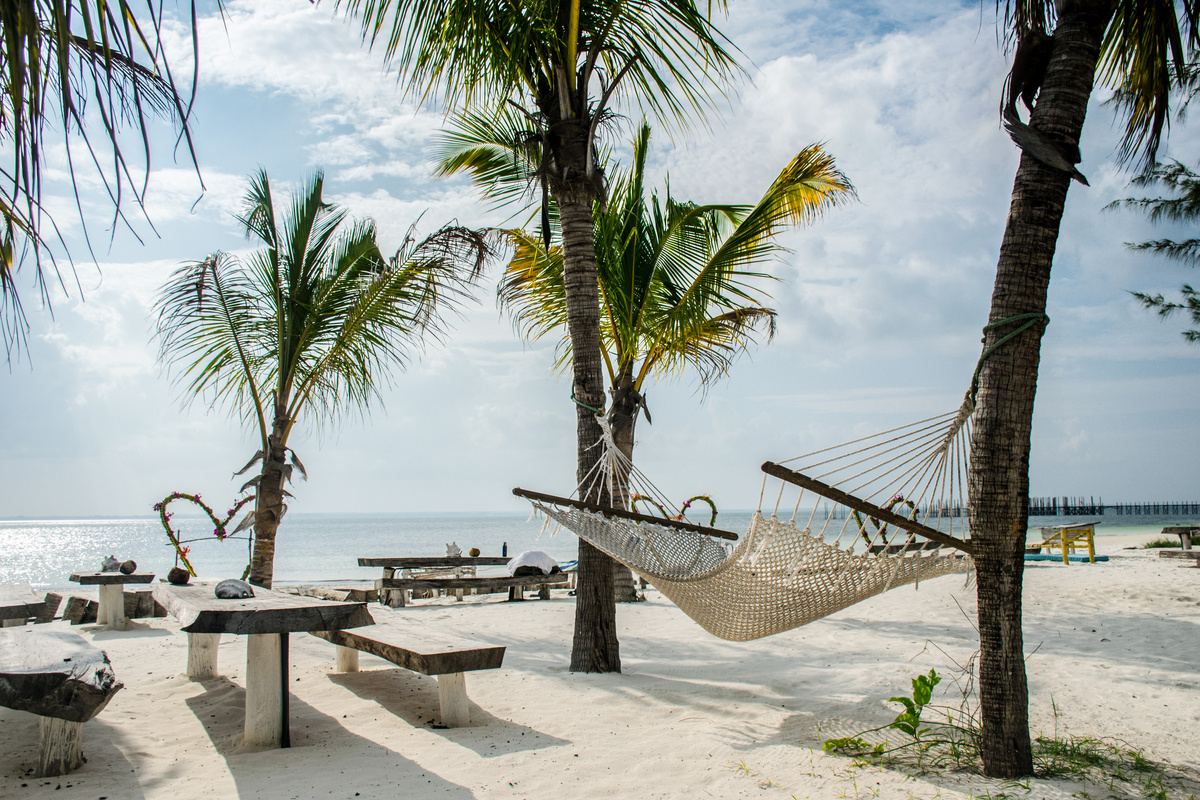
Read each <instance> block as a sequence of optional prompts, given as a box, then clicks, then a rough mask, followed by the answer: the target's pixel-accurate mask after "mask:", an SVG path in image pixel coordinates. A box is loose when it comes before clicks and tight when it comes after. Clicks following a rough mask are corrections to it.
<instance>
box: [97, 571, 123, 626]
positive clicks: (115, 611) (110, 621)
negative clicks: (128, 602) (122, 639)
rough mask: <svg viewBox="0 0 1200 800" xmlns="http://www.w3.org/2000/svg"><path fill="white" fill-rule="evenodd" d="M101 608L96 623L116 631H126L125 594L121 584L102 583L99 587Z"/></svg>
mask: <svg viewBox="0 0 1200 800" xmlns="http://www.w3.org/2000/svg"><path fill="white" fill-rule="evenodd" d="M97 588H98V589H99V595H100V608H99V610H98V611H97V612H96V621H97V622H99V623H100V624H101V625H107V626H108V627H109V628H111V629H112V630H114V631H123V630H125V592H124V590H123V588H122V586H121V584H119V583H102V584H100V585H99V586H98V587H97Z"/></svg>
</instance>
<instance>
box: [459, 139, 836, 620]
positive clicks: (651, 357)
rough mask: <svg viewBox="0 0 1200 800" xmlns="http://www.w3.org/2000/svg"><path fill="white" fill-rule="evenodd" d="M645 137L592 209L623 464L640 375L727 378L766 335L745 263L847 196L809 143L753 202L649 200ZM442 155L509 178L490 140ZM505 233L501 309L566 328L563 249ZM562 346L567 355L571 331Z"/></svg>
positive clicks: (759, 259)
mask: <svg viewBox="0 0 1200 800" xmlns="http://www.w3.org/2000/svg"><path fill="white" fill-rule="evenodd" d="M505 138H508V137H490V141H497V140H503V139H505ZM458 141H459V142H461V141H462V139H461V138H459V139H458ZM649 143H650V126H649V125H647V124H643V125H642V126H641V128H640V129H639V130H638V132H637V134H636V136H635V138H634V142H633V162H632V165H631V167H630V169H629V171H628V172H626V173H620V174H618V175H616V176H615V177H614V179H613V182H612V185H611V187H610V190H609V202H608V204H607V205H606V207H605V208H604V209H603V210H600V211H597V212H596V214H595V236H596V245H595V247H596V260H597V275H598V279H599V287H600V305H601V310H600V317H601V324H600V338H601V345H602V347H601V353H602V354H603V356H604V367H605V372H606V375H607V378H608V386H609V394H610V396H611V399H612V405H611V407H610V410H609V414H608V416H609V423H610V425H611V428H612V432H613V440H614V442H615V444H616V445H617V448H618V450H620V452H621V453H622V454H623V455H624V456H625V459H626V463H632V461H633V447H634V428H635V426H636V424H637V419H638V416H639V414H640V413H642V412H644V413H645V414H646V416H647V419H649V410H648V409H647V406H646V400H645V396H644V394H643V387H644V385H645V383H646V380H647V379H648V378H650V377H651V376H654V377H656V378H657V377H663V376H667V375H676V374H680V373H683V372H685V371H693V372H695V374H697V375H698V376H699V378H700V382H701V384H702V385H704V386H708V385H710V384H711V383H712V382H714V381H716V380H718V379H719V378H721V377H724V376H725V375H726V374H728V372H729V368H730V366H731V365H732V364H733V361H734V359H735V358H737V356H738V355H740V354H741V353H743V352H745V350H746V349H747V348H748V347H749V346H750V345H751V344H752V343H753V342H754V341H755V335H756V334H758V333H760V332H765V333H766V335H767V338H770V337H771V336H772V335H773V334H774V332H775V312H774V311H773V310H771V309H769V308H766V307H765V306H764V305H763V304H762V301H763V300H765V299H767V295H766V293H765V292H764V291H763V290H762V289H761V288H759V287H758V286H757V285H756V283H761V282H764V281H766V280H768V279H769V278H770V276H769V275H767V274H765V273H762V272H752V271H749V270H748V269H747V268H748V267H750V266H751V265H754V264H760V263H763V262H765V261H768V260H770V259H771V258H773V257H775V256H777V255H779V254H780V252H781V251H782V247H780V246H779V245H778V244H776V243H775V241H774V236H775V235H776V234H777V233H779V232H780V231H782V230H783V229H784V228H785V227H786V226H787V225H788V224H798V223H802V222H808V221H811V220H812V219H814V218H816V217H817V216H819V215H820V214H821V213H822V212H823V211H824V210H825V209H826V208H829V207H831V206H833V205H836V204H837V203H838V202H840V201H841V200H843V199H845V198H847V197H850V196H852V194H853V188H852V187H851V186H850V183H849V181H847V180H846V178H845V176H844V175H842V174H841V173H840V172H839V171H838V170H837V169H836V168H835V166H834V162H833V159H832V158H831V157H830V156H828V155H827V154H825V153H824V152H823V150H822V149H821V146H820V145H812V146H810V147H808V148H806V149H805V150H803V151H801V152H800V153H799V154H798V155H797V156H796V157H795V158H794V159H793V160H792V162H791V163H790V164H788V166H787V167H786V168H784V170H783V172H781V173H780V175H779V177H778V178H776V179H775V181H774V183H772V185H771V187H770V188H769V189H768V190H767V192H766V194H764V195H763V197H762V199H761V200H760V201H759V202H758V204H757V205H755V206H745V205H727V204H726V205H697V204H695V203H690V202H681V201H677V200H675V199H674V198H672V197H671V196H670V194H669V193H668V194H667V195H666V196H665V197H664V198H663V199H661V200H660V198H659V196H658V195H657V194H653V193H652V194H650V196H649V197H647V193H646V192H647V189H646V185H645V170H646V155H647V152H648V150H649ZM443 154H444V155H447V156H449V158H448V159H447V161H448V163H447V162H443V164H444V165H445V166H447V167H448V166H450V165H454V166H456V167H457V168H460V169H473V171H475V172H476V175H477V177H478V178H479V179H480V180H482V181H485V182H487V181H489V178H493V179H492V180H491V181H490V185H492V186H496V187H497V188H499V189H500V191H504V189H506V188H507V187H511V186H515V185H516V184H517V183H519V181H518V180H511V179H510V180H496V178H499V175H498V174H497V173H496V170H497V169H502V168H504V167H505V166H506V165H516V164H519V163H521V162H520V159H519V157H518V158H504V157H503V156H502V155H501V154H500V153H499V152H497V151H496V150H495V149H493V148H492V146H490V144H486V143H485V144H484V145H483V146H482V147H480V148H479V149H476V150H470V149H466V148H463V149H459V150H457V152H446V151H443ZM497 156H500V158H499V159H498V160H497V159H496V157H497ZM443 171H448V170H445V169H444V170H443ZM511 171H512V170H510V172H511ZM518 173H519V170H518ZM518 177H519V175H518ZM509 236H510V237H511V239H512V242H513V244H514V255H513V258H512V260H511V261H510V262H509V265H508V269H507V270H506V272H505V275H504V279H503V281H502V283H501V285H500V292H499V294H500V301H501V304H502V305H503V306H505V307H507V308H508V310H509V312H510V313H511V314H512V316H513V318H514V320H515V321H516V323H517V325H518V326H519V328H520V329H521V331H522V334H523V335H524V336H525V338H527V339H539V338H542V337H543V336H547V335H551V334H560V335H561V334H562V333H563V332H564V331H565V328H566V308H565V291H564V281H563V254H562V248H561V247H557V246H554V247H547V246H546V244H545V241H544V239H543V237H541V236H540V235H537V234H531V233H528V232H524V231H510V232H509ZM563 345H564V346H563V348H562V350H561V353H562V357H563V360H564V362H565V361H566V360H567V359H568V358H569V356H570V338H569V337H566V338H564V341H563ZM618 477H621V476H618ZM624 477H625V478H626V480H618V481H617V482H616V484H615V485H614V486H613V487H612V495H613V497H612V502H613V504H614V505H616V506H617V507H621V508H628V507H629V499H630V498H629V486H628V480H627V478H628V476H624ZM615 580H616V582H617V589H616V595H617V596H618V598H619V599H623V597H622V595H624V596H627V595H628V587H629V586H630V585H631V578H630V576H629V572H628V570H627V569H626V568H625V567H624V566H622V565H619V564H618V565H617V573H616V578H615ZM622 587H626V588H625V589H624V591H623V590H622Z"/></svg>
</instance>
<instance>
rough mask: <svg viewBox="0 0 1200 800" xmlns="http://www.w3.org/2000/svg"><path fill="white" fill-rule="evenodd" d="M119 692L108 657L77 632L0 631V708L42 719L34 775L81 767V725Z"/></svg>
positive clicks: (119, 685)
mask: <svg viewBox="0 0 1200 800" xmlns="http://www.w3.org/2000/svg"><path fill="white" fill-rule="evenodd" d="M120 688H121V683H120V682H118V681H117V677H116V675H115V674H114V673H113V668H112V664H111V663H109V660H108V656H107V655H106V654H105V653H104V651H103V650H100V649H98V648H96V647H93V646H92V645H90V644H88V643H87V642H86V641H84V639H83V637H82V636H79V635H78V634H74V633H66V632H62V631H40V630H34V629H22V630H0V706H5V707H7V708H13V709H17V710H18V711H28V712H29V713H31V714H37V715H38V716H40V717H42V721H41V742H40V748H39V755H38V768H37V775H38V777H47V776H53V775H63V774H65V773H67V772H70V771H71V770H73V769H76V768H78V767H79V766H80V765H81V764H82V763H83V747H82V743H83V723H85V722H87V721H88V720H90V719H92V718H93V717H95V716H96V715H97V714H99V713H100V712H101V711H102V710H103V709H104V707H105V706H106V705H108V701H109V700H111V699H112V697H113V695H114V694H116V693H117V691H118V690H119V689H120Z"/></svg>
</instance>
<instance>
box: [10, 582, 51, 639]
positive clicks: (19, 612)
mask: <svg viewBox="0 0 1200 800" xmlns="http://www.w3.org/2000/svg"><path fill="white" fill-rule="evenodd" d="M45 607H46V598H44V597H38V596H37V595H36V594H34V592H33V587H32V586H30V585H29V584H28V583H11V584H6V585H4V586H0V620H3V625H4V627H5V628H15V627H19V626H21V625H24V624H25V622H26V621H27V620H28V619H29V618H30V617H36V616H39V615H40V614H41V613H42V610H43V609H44V608H45Z"/></svg>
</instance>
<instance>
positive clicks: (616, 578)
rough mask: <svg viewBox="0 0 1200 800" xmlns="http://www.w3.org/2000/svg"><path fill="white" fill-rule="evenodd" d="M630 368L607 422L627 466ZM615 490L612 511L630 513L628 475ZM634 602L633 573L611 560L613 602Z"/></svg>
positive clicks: (632, 414) (633, 404)
mask: <svg viewBox="0 0 1200 800" xmlns="http://www.w3.org/2000/svg"><path fill="white" fill-rule="evenodd" d="M632 372H633V365H632V364H631V363H626V364H622V365H621V372H620V374H619V375H618V376H617V384H616V386H614V387H613V388H612V394H613V403H612V411H611V412H610V416H609V421H610V422H611V424H612V433H613V442H614V443H615V444H616V445H617V450H618V451H620V453H621V454H622V455H624V456H625V458H627V459H629V462H630V463H631V464H632V463H633V445H634V438H633V431H634V427H635V426H636V425H637V413H638V408H639V407H640V406H639V395H638V392H637V389H635V388H634V386H633V375H632ZM620 478H621V480H620V482H619V483H618V485H617V486H614V487H613V498H612V500H613V507H614V508H623V509H626V510H627V511H628V510H631V509H630V493H629V475H628V474H625V475H621V476H620ZM636 600H637V588H636V586H635V585H634V582H633V572H632V571H630V569H629V567H627V566H625V565H624V564H622V563H621V562H620V561H617V560H616V559H613V601H614V602H617V603H628V602H633V601H636Z"/></svg>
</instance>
